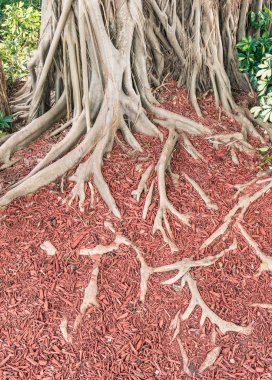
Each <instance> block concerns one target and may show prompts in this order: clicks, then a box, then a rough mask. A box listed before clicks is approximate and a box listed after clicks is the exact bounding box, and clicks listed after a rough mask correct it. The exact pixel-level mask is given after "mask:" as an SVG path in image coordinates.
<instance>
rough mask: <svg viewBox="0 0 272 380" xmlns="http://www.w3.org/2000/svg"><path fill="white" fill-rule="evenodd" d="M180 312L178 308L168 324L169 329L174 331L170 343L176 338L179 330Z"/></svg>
mask: <svg viewBox="0 0 272 380" xmlns="http://www.w3.org/2000/svg"><path fill="white" fill-rule="evenodd" d="M180 313H181V311H180V310H179V311H178V312H177V314H176V315H175V316H174V318H173V319H172V321H171V323H170V326H169V330H173V331H174V334H173V337H172V339H171V343H172V342H173V341H174V340H175V339H176V338H177V336H178V334H179V332H180V319H179V317H180Z"/></svg>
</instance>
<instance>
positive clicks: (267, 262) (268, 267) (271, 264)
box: [237, 222, 272, 276]
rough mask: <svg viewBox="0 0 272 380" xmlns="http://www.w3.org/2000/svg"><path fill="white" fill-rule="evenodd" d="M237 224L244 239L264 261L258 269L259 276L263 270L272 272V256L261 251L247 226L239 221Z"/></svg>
mask: <svg viewBox="0 0 272 380" xmlns="http://www.w3.org/2000/svg"><path fill="white" fill-rule="evenodd" d="M237 226H238V228H239V230H240V232H241V234H242V236H243V237H244V239H245V240H246V242H247V243H248V245H249V246H250V247H251V248H252V250H253V252H254V254H255V255H256V256H257V257H258V258H259V259H260V260H261V262H262V263H261V265H260V267H259V269H258V272H257V276H260V275H261V274H262V272H264V271H269V272H270V273H272V257H270V256H267V255H265V254H264V253H263V252H262V251H261V249H260V248H259V246H258V244H257V243H256V241H255V240H254V239H253V238H252V237H251V236H250V235H249V234H248V233H247V231H246V230H245V228H244V227H243V226H242V225H241V224H240V223H238V222H237Z"/></svg>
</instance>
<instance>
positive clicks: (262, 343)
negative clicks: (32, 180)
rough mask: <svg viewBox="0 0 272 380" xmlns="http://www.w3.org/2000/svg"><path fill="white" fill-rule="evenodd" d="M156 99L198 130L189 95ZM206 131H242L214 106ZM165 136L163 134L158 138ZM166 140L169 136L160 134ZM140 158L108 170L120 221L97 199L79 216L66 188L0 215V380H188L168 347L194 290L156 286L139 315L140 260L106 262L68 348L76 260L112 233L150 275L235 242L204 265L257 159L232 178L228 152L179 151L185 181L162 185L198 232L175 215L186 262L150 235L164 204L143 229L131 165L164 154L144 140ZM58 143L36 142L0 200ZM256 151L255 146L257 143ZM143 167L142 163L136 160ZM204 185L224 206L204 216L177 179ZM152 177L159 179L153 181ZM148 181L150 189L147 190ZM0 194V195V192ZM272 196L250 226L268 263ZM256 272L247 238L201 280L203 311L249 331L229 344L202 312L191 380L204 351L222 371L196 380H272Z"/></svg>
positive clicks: (84, 276)
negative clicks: (151, 269) (52, 251)
mask: <svg viewBox="0 0 272 380" xmlns="http://www.w3.org/2000/svg"><path fill="white" fill-rule="evenodd" d="M161 97H162V98H163V102H164V106H165V107H167V108H168V109H172V110H174V111H176V112H178V113H182V114H183V115H185V116H188V117H192V118H194V119H196V120H197V117H196V116H195V113H194V111H193V110H192V108H191V106H190V103H189V101H188V99H187V94H186V91H185V90H183V89H176V88H175V86H174V84H173V83H172V84H170V85H169V86H168V89H167V90H163V92H162V94H161ZM201 105H202V107H203V115H204V117H205V124H206V125H208V126H209V127H210V128H212V129H213V130H216V131H219V132H221V133H226V132H224V129H223V128H226V129H227V130H228V131H236V130H239V126H238V125H237V123H236V122H234V121H233V120H230V119H229V118H228V117H227V116H225V115H224V114H222V116H221V119H220V120H219V114H218V111H217V110H216V109H215V107H214V105H213V99H212V97H211V96H210V97H207V98H206V99H204V100H202V101H201ZM163 133H164V134H165V131H163ZM165 135H166V134H165ZM137 137H138V139H139V141H140V142H141V144H142V146H143V148H144V150H145V153H144V154H142V155H135V154H130V150H129V149H127V151H126V152H125V151H124V150H123V148H122V146H121V145H120V144H119V143H116V144H115V146H114V149H113V151H112V153H111V155H110V157H108V158H106V159H105V160H104V167H103V174H104V176H105V178H106V180H107V182H108V183H109V184H110V188H111V190H112V193H113V195H114V197H115V199H116V201H117V204H118V207H119V208H120V211H121V214H122V216H123V219H122V220H121V221H120V220H117V219H116V218H114V217H113V216H112V214H111V213H110V212H109V211H108V209H107V207H106V206H105V204H104V203H103V201H102V200H101V198H100V197H99V195H98V194H96V197H95V209H94V210H92V211H90V210H88V204H89V199H90V197H89V195H90V194H89V193H88V190H87V195H88V196H87V198H86V211H85V213H83V214H82V213H80V212H79V210H78V208H77V206H76V204H74V205H73V207H68V206H67V205H66V204H64V203H63V200H64V199H65V197H66V196H67V195H68V193H69V190H70V189H71V187H72V186H73V184H72V183H69V182H68V181H66V182H65V187H64V193H61V192H60V182H58V183H55V184H52V185H50V186H48V187H46V188H44V189H41V190H40V191H38V192H37V193H35V194H33V195H29V196H26V197H24V198H22V199H19V200H16V201H15V202H13V203H12V204H11V205H9V206H8V207H7V208H5V209H4V210H2V211H1V214H0V223H1V227H0V228H1V229H0V231H1V242H0V244H1V249H0V259H1V262H0V263H1V265H0V291H1V292H0V379H3V380H4V379H8V380H15V379H16V380H17V379H26V380H68V379H69V380H70V379H75V380H80V379H84V380H86V379H90V380H102V379H103V380H111V379H112V380H119V379H123V380H136V379H137V380H138V379H144V380H151V379H158V380H168V379H169V380H175V379H188V376H187V375H185V374H184V372H183V366H182V363H181V355H180V351H179V347H178V344H177V342H174V343H171V337H172V333H171V332H169V324H170V321H171V319H172V318H173V316H174V315H175V314H176V312H177V311H178V310H179V309H181V310H185V308H186V307H187V306H188V302H189V301H190V293H189V291H188V289H187V288H186V289H184V290H183V291H182V292H181V293H179V292H176V291H175V289H174V288H173V287H171V286H163V285H162V284H161V282H162V279H164V278H167V275H163V274H157V275H154V276H152V277H151V279H150V282H149V286H148V293H147V297H146V302H145V303H144V304H140V303H139V301H138V295H139V264H138V262H137V260H136V258H135V253H134V252H133V251H132V250H131V249H129V248H127V247H124V246H122V247H121V248H120V249H119V250H118V252H115V253H111V254H108V255H105V256H104V257H103V258H102V260H101V267H100V274H99V281H98V284H99V296H98V298H99V300H100V304H101V307H100V309H95V308H94V307H90V308H89V310H88V312H87V314H86V315H85V317H84V319H83V323H82V325H81V326H80V328H79V330H78V332H77V334H76V336H74V343H73V345H71V344H67V343H66V342H65V340H64V339H63V337H62V335H61V332H60V329H59V324H60V321H61V319H62V318H63V317H64V316H66V317H67V318H68V321H69V326H70V327H71V326H72V324H73V322H74V320H75V317H76V315H77V313H78V310H79V306H80V303H81V301H82V297H83V292H84V289H85V287H86V286H87V284H88V282H89V280H90V275H91V272H92V268H93V264H92V261H91V260H90V259H88V258H82V257H80V256H79V249H80V248H82V247H93V246H95V245H97V244H108V243H110V242H111V241H113V239H114V234H113V233H112V232H110V231H109V230H106V229H105V228H104V221H105V220H108V221H111V222H112V223H113V224H114V226H115V228H116V230H117V231H118V232H119V233H120V232H122V233H123V234H124V235H126V236H128V237H129V238H130V239H131V240H132V241H133V242H134V243H135V244H137V245H138V246H139V247H140V248H141V249H142V250H143V251H144V252H145V254H146V256H145V257H146V261H147V263H148V264H150V265H154V266H157V265H161V264H165V263H171V262H173V261H177V260H179V259H182V258H184V257H189V256H192V257H194V258H200V257H203V255H204V254H205V255H209V254H214V253H215V252H217V251H219V250H220V249H222V248H223V247H225V246H226V245H227V244H228V243H229V242H231V240H232V238H233V235H234V231H233V230H232V229H230V231H229V233H228V234H226V235H225V236H224V238H223V239H218V240H217V241H216V243H215V244H214V246H213V247H212V248H209V249H206V251H205V253H203V252H199V247H200V245H201V244H202V243H203V241H204V240H205V239H206V238H207V237H208V236H209V235H210V234H211V233H212V232H213V231H214V230H215V229H216V227H217V226H218V225H219V224H220V223H221V222H222V219H223V217H224V215H226V213H227V212H228V211H229V210H230V208H231V207H232V206H233V204H234V200H233V195H234V194H235V191H234V189H233V185H234V184H237V183H244V182H247V181H249V180H251V179H253V178H255V176H256V173H257V171H258V170H259V169H258V162H259V160H260V159H259V156H258V155H256V157H254V158H250V157H247V156H246V155H244V154H241V153H238V157H239V160H240V166H239V167H236V166H235V165H234V164H233V163H232V161H231V158H230V155H229V152H228V150H227V148H225V147H222V148H220V149H219V150H217V151H216V150H215V149H214V148H213V147H212V145H211V144H210V142H208V141H207V140H204V139H203V137H194V138H191V141H192V142H193V144H194V145H195V147H196V148H197V149H198V150H199V151H200V153H201V154H202V155H203V156H204V157H205V158H206V159H207V161H208V162H207V163H206V164H205V163H202V162H198V161H195V160H193V159H192V158H191V157H190V156H189V155H188V153H187V152H186V151H185V150H184V148H183V147H182V145H181V143H180V142H179V143H178V144H177V147H176V149H175V152H174V157H173V160H172V169H173V171H174V172H175V173H178V174H180V175H181V177H180V180H179V183H178V187H177V188H175V187H174V186H173V184H172V183H171V180H170V179H169V178H167V185H168V189H167V190H168V195H169V199H170V200H171V201H172V202H173V203H174V205H175V207H176V208H177V209H178V210H180V211H181V212H189V213H190V214H191V220H192V228H188V227H186V226H184V225H182V224H181V223H180V222H179V221H177V220H176V219H175V218H174V217H172V216H171V215H170V216H169V220H170V223H171V226H172V228H173V233H174V236H175V242H176V244H177V245H178V247H179V248H180V251H179V252H177V253H175V254H171V252H170V250H169V248H168V246H167V245H166V244H165V243H164V242H163V240H162V238H161V235H160V234H156V235H155V236H153V235H152V233H151V232H152V224H153V221H154V217H155V212H156V209H157V204H158V195H157V194H156V195H155V198H154V200H153V204H152V208H153V210H152V211H149V213H148V218H147V220H146V221H143V220H142V218H141V215H142V209H143V205H144V197H142V198H141V201H140V203H139V204H138V203H137V202H136V201H135V200H134V199H133V198H132V197H131V192H132V190H134V189H135V188H136V187H137V185H138V183H139V180H140V176H141V173H139V172H138V171H137V170H136V165H137V164H139V163H142V164H143V168H145V167H147V166H148V165H149V164H150V162H154V163H156V162H157V160H158V158H159V155H160V152H161V150H162V147H163V144H161V143H160V142H159V141H156V144H155V145H154V144H153V142H154V140H153V139H152V138H149V137H145V136H137ZM57 140H58V139H57V138H54V139H53V138H49V137H47V136H45V137H43V138H42V139H39V140H38V141H36V142H35V143H34V144H32V145H31V146H30V147H29V148H28V149H26V150H24V151H21V152H19V153H18V154H19V155H21V156H22V157H23V159H22V160H21V161H20V162H18V163H17V165H16V166H15V167H13V168H10V169H9V170H7V171H6V172H3V173H1V174H0V179H1V186H2V192H3V191H4V189H5V188H6V187H7V186H8V184H10V183H13V182H15V181H16V180H18V179H19V178H21V177H22V176H23V175H25V174H26V173H28V172H29V170H30V168H31V167H33V165H34V164H35V162H37V160H38V159H39V158H41V157H43V156H44V154H45V153H46V152H47V151H48V150H49V149H50V145H52V144H53V143H54V142H56V141H57ZM251 142H252V144H254V145H255V146H259V145H258V142H255V141H251ZM143 157H144V158H146V160H143V161H141V160H139V158H143ZM183 172H185V173H187V174H189V175H190V176H191V177H192V178H194V179H195V180H197V181H198V182H199V184H200V185H201V186H202V188H203V189H204V190H205V191H206V192H207V194H209V195H210V196H211V198H212V200H213V201H215V202H216V203H217V204H218V206H219V211H218V212H215V211H209V210H207V208H206V207H205V205H204V203H203V201H202V200H201V199H200V198H199V196H198V194H197V193H196V192H195V191H194V190H193V189H192V187H191V185H190V184H189V183H187V182H186V181H185V180H184V179H183V178H182V173H183ZM153 175H154V173H153ZM150 181H151V179H150ZM0 190H1V189H0ZM271 211H272V193H271V192H270V193H268V194H266V195H265V196H264V197H263V198H261V199H260V200H259V201H257V202H255V203H254V204H253V205H252V206H251V207H250V209H249V210H248V212H247V213H246V215H245V220H244V225H245V227H246V228H247V230H248V231H249V233H250V234H251V235H252V236H253V237H254V238H255V239H256V241H257V242H258V244H259V246H260V247H261V248H262V249H263V251H264V252H265V253H266V254H269V253H270V252H271V242H272V218H271ZM45 240H49V241H50V242H51V243H53V244H54V246H55V247H56V248H57V249H58V253H57V255H56V256H54V257H50V256H47V255H46V254H45V252H44V251H42V250H41V249H40V244H41V243H42V242H44V241H45ZM258 266H259V260H258V259H257V258H256V257H255V256H254V255H253V253H252V252H251V250H250V249H249V248H248V246H247V244H246V243H245V241H244V240H243V238H242V237H241V236H239V235H238V249H237V250H236V251H234V252H230V253H228V254H226V255H225V257H224V258H222V260H220V262H217V263H215V264H214V265H213V266H210V267H207V268H200V269H195V270H193V271H192V275H193V277H194V278H195V279H196V280H197V283H198V287H199V291H200V293H201V295H202V296H203V299H204V300H205V301H206V303H207V304H208V305H209V306H210V307H211V308H212V309H213V310H214V311H215V312H217V313H218V315H220V317H221V318H223V319H226V320H228V321H232V322H235V323H238V324H243V325H247V324H253V332H252V334H251V335H250V336H244V335H241V334H236V333H227V334H225V335H222V334H221V333H220V332H219V331H218V329H217V328H216V327H215V326H213V325H211V323H210V322H209V321H206V323H205V326H204V327H203V328H200V327H199V320H200V310H199V308H197V309H196V310H195V311H194V313H193V315H192V316H191V317H190V318H189V319H188V320H187V321H185V322H184V323H182V324H181V331H180V334H179V337H180V338H181V341H182V343H183V345H184V347H185V349H186V351H187V353H188V356H189V359H190V368H191V370H192V371H193V370H194V369H197V368H198V367H199V366H200V364H201V363H202V361H203V360H204V358H205V356H206V354H207V352H208V350H210V349H212V348H213V347H214V345H212V343H211V337H212V336H214V334H215V332H216V345H221V346H222V351H221V354H220V356H219V359H218V360H217V362H216V364H215V365H213V366H212V367H210V369H209V370H207V371H206V372H204V373H203V375H202V376H200V375H197V376H196V378H198V379H209V380H210V379H218V380H219V379H220V380H221V379H222V380H231V379H254V380H255V379H256V380H257V379H263V380H265V379H271V378H272V324H271V322H272V318H271V312H269V311H268V310H262V309H260V310H258V309H256V308H252V307H250V304H251V303H253V302H254V303H256V302H258V303H272V289H271V280H270V276H269V274H268V273H263V274H262V275H261V277H260V278H259V279H257V278H256V277H254V274H255V273H256V270H257V268H258Z"/></svg>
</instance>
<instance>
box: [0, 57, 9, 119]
mask: <svg viewBox="0 0 272 380" xmlns="http://www.w3.org/2000/svg"><path fill="white" fill-rule="evenodd" d="M0 111H2V112H3V113H4V114H9V104H8V97H7V86H6V78H5V74H4V72H3V65H2V60H1V57H0Z"/></svg>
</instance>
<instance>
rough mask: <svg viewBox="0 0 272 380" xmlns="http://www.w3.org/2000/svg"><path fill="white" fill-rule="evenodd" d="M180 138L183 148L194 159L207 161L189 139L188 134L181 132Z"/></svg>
mask: <svg viewBox="0 0 272 380" xmlns="http://www.w3.org/2000/svg"><path fill="white" fill-rule="evenodd" d="M182 139H183V146H184V149H185V150H186V151H187V152H188V153H189V154H190V155H191V156H192V157H193V158H194V159H195V160H201V161H203V162H207V161H206V159H205V158H204V157H203V156H202V154H200V153H199V152H198V151H197V150H196V149H195V147H194V146H193V144H192V143H191V141H190V140H189V138H188V136H187V135H186V133H182Z"/></svg>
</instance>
